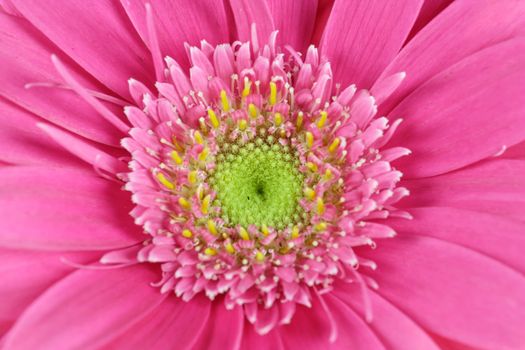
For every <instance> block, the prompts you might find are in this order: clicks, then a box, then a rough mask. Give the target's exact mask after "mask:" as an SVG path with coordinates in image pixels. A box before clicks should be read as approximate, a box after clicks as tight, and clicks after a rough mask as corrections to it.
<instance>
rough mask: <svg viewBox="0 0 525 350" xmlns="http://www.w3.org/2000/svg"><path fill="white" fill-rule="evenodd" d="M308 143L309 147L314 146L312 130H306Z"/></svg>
mask: <svg viewBox="0 0 525 350" xmlns="http://www.w3.org/2000/svg"><path fill="white" fill-rule="evenodd" d="M306 145H307V146H308V148H312V146H313V145H314V134H312V133H311V132H310V131H307V132H306Z"/></svg>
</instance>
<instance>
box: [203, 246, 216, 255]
mask: <svg viewBox="0 0 525 350" xmlns="http://www.w3.org/2000/svg"><path fill="white" fill-rule="evenodd" d="M204 254H206V255H209V256H214V255H217V251H216V250H215V249H213V248H206V249H204Z"/></svg>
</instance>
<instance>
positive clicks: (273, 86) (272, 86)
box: [268, 81, 277, 106]
mask: <svg viewBox="0 0 525 350" xmlns="http://www.w3.org/2000/svg"><path fill="white" fill-rule="evenodd" d="M268 102H269V103H270V106H273V105H275V104H276V103H277V85H276V84H275V83H274V82H273V81H271V82H270V99H269V101H268Z"/></svg>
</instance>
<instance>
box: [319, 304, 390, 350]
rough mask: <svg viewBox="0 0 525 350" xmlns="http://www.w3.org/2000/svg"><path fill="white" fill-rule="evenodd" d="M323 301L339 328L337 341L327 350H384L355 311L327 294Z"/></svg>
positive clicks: (380, 342) (376, 337)
mask: <svg viewBox="0 0 525 350" xmlns="http://www.w3.org/2000/svg"><path fill="white" fill-rule="evenodd" d="M325 300H326V304H327V306H328V307H329V308H330V309H331V310H332V312H333V315H334V318H335V321H336V323H337V324H338V327H339V334H338V337H337V340H336V341H335V342H334V343H333V344H330V346H329V347H328V349H334V350H336V349H337V350H338V349H367V350H376V349H378V350H379V349H384V350H386V347H385V345H384V344H383V342H382V341H381V340H380V339H379V337H378V336H377V335H376V334H375V333H374V331H373V330H372V329H371V328H370V326H369V324H368V323H366V322H365V321H364V320H363V319H361V318H360V317H359V316H358V315H357V313H355V311H353V310H352V309H351V308H349V307H348V306H346V305H345V304H344V303H342V302H341V301H340V300H339V299H337V298H336V297H334V296H332V295H330V294H327V296H326V297H325Z"/></svg>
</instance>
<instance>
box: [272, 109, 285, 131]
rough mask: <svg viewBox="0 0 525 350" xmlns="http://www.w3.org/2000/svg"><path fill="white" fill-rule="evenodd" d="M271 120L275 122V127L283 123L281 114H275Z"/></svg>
mask: <svg viewBox="0 0 525 350" xmlns="http://www.w3.org/2000/svg"><path fill="white" fill-rule="evenodd" d="M273 118H274V121H275V126H277V127H279V126H281V124H282V123H283V116H282V115H281V113H279V112H276V113H275V115H274V117H273Z"/></svg>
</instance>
